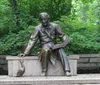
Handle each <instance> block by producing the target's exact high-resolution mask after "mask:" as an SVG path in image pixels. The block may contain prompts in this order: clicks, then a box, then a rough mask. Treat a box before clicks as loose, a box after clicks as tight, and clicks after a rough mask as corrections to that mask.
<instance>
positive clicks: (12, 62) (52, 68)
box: [6, 55, 79, 76]
mask: <svg viewBox="0 0 100 85" xmlns="http://www.w3.org/2000/svg"><path fill="white" fill-rule="evenodd" d="M68 58H69V63H70V67H71V74H72V75H77V59H79V56H78V55H75V56H74V55H72V56H71V55H70V56H69V57H68ZM6 59H7V60H8V75H9V76H16V74H17V71H18V70H19V68H20V63H19V59H20V58H19V57H17V56H7V58H6ZM24 60H25V61H24V65H25V69H26V70H25V73H24V75H23V76H40V74H41V71H42V70H41V64H40V61H39V59H38V57H37V56H31V57H29V56H26V57H24ZM47 75H48V76H63V75H64V71H63V68H62V65H61V62H60V61H58V60H57V61H56V65H52V64H51V63H50V62H49V65H48V71H47Z"/></svg>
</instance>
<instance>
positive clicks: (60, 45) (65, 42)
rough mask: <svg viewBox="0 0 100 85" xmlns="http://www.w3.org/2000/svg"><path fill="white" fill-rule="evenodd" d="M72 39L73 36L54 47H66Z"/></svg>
mask: <svg viewBox="0 0 100 85" xmlns="http://www.w3.org/2000/svg"><path fill="white" fill-rule="evenodd" d="M71 40H72V38H67V39H66V40H65V41H64V42H62V43H60V44H55V45H54V46H53V47H52V49H53V50H55V49H59V48H64V47H66V46H67V44H68V43H70V41H71Z"/></svg>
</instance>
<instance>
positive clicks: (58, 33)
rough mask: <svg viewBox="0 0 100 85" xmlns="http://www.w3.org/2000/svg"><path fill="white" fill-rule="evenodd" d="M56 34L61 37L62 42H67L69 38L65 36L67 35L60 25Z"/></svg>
mask: <svg viewBox="0 0 100 85" xmlns="http://www.w3.org/2000/svg"><path fill="white" fill-rule="evenodd" d="M56 34H57V35H58V36H59V38H60V39H61V40H62V41H65V40H66V39H67V38H68V36H67V35H65V34H64V33H63V32H62V30H61V28H60V27H59V26H58V25H56Z"/></svg>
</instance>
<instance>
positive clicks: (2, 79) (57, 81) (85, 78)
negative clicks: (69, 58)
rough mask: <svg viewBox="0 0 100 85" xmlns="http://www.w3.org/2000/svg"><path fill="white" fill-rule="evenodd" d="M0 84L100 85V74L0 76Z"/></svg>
mask: <svg viewBox="0 0 100 85" xmlns="http://www.w3.org/2000/svg"><path fill="white" fill-rule="evenodd" d="M0 85H100V74H88V75H87V74H83V75H77V76H72V77H65V76H60V77H20V78H19V77H8V76H0Z"/></svg>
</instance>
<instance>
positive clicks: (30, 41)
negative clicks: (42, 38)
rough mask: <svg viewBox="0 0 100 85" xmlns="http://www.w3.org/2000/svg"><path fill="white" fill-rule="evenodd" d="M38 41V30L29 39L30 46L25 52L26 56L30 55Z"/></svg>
mask: <svg viewBox="0 0 100 85" xmlns="http://www.w3.org/2000/svg"><path fill="white" fill-rule="evenodd" d="M37 39H38V30H37V28H36V29H35V31H34V32H33V33H32V35H31V37H30V39H29V42H28V45H27V47H26V49H25V51H24V54H25V55H28V54H29V53H30V51H31V50H32V48H33V47H34V44H35V42H36V41H37Z"/></svg>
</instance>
